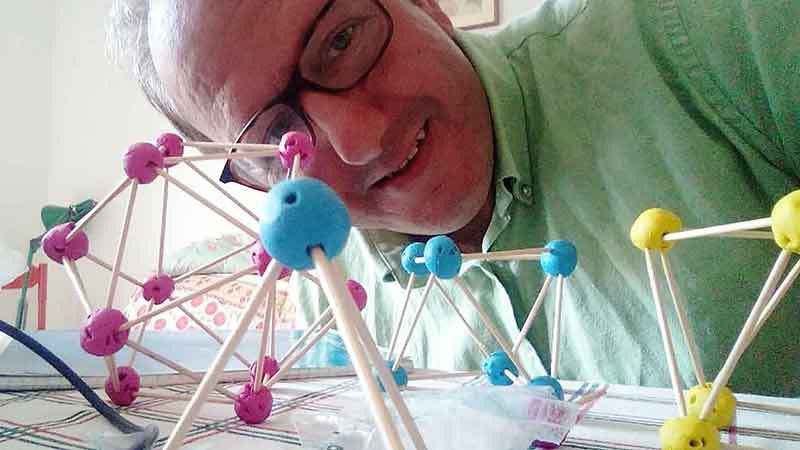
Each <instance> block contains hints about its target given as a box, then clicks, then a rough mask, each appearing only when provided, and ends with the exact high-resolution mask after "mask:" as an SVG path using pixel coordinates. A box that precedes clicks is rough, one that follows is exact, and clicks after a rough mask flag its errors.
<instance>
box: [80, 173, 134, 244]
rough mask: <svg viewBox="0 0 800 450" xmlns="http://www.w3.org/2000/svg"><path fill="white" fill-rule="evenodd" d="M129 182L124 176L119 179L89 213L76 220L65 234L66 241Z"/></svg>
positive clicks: (81, 228) (98, 212)
mask: <svg viewBox="0 0 800 450" xmlns="http://www.w3.org/2000/svg"><path fill="white" fill-rule="evenodd" d="M129 184H131V179H130V178H127V177H126V178H125V179H124V180H122V181H121V182H120V183H119V184H118V185H117V186H116V187H115V188H114V190H112V191H111V192H109V193H108V195H106V196H105V197H104V198H103V199H102V200H100V203H98V204H96V205H95V206H94V208H92V210H91V211H89V213H88V214H86V215H85V216H83V218H81V220H79V221H78V223H76V224H75V228H73V229H72V231H70V232H69V234H68V235H67V242H69V241H71V240H72V238H74V237H75V235H77V234H78V233H80V232H81V230H83V228H84V227H85V226H86V225H88V224H89V222H91V221H92V220H93V219H94V218H95V217H97V215H98V214H100V211H102V210H103V209H105V207H106V206H107V205H108V204H109V203H110V202H111V201H112V200H114V199H115V198H117V196H118V195H119V194H121V193H122V191H124V190H125V188H127V187H128V185H129Z"/></svg>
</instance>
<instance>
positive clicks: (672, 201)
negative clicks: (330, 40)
mask: <svg viewBox="0 0 800 450" xmlns="http://www.w3.org/2000/svg"><path fill="white" fill-rule="evenodd" d="M739 3H740V2H735V1H731V0H706V1H704V2H693V1H690V0H658V1H644V0H642V1H628V2H625V1H614V2H611V1H609V2H589V1H578V0H554V1H549V2H545V3H544V4H543V5H542V6H541V7H540V8H538V9H536V10H535V11H533V12H532V13H531V14H529V15H527V16H525V17H522V18H520V19H518V20H516V21H514V22H512V23H511V24H510V25H509V26H508V27H506V28H505V29H504V30H502V31H501V32H499V33H498V34H496V35H492V36H483V35H476V34H469V33H459V34H458V39H457V40H458V43H459V45H460V46H461V47H462V49H463V50H464V52H465V53H466V54H467V56H468V57H469V59H470V60H471V61H472V63H473V65H474V66H475V68H476V70H477V71H478V74H479V75H480V77H481V79H482V82H483V84H484V87H485V89H486V92H487V94H488V97H489V103H490V107H491V113H492V119H493V123H494V132H495V180H494V189H495V199H496V202H495V209H494V214H493V217H492V220H491V224H490V226H489V228H488V231H487V233H486V235H485V236H484V239H483V249H484V251H497V250H506V249H516V248H526V247H539V246H542V245H543V244H545V243H546V242H548V241H550V240H553V239H568V240H570V241H572V242H573V243H574V244H575V245H576V247H577V248H578V252H579V265H578V269H577V270H576V272H575V273H574V274H573V275H572V277H570V278H569V280H568V281H567V284H566V288H565V299H564V303H563V309H562V324H561V329H562V332H563V334H562V339H561V345H562V347H561V355H562V356H561V362H560V366H559V375H560V377H561V378H565V379H582V380H598V381H600V380H602V381H607V382H613V383H625V384H644V385H660V386H667V385H669V376H668V371H667V368H666V362H665V355H664V349H663V345H662V341H661V336H660V333H659V329H658V325H657V321H656V314H655V306H654V302H653V299H652V295H651V293H650V290H649V285H648V282H647V275H646V270H645V265H644V257H643V255H642V252H641V251H639V250H638V249H636V248H635V247H634V246H633V245H632V243H631V242H630V239H629V237H628V233H629V230H630V226H631V224H632V223H633V221H634V219H635V218H636V217H637V216H638V215H639V213H641V212H642V211H644V210H645V209H647V208H650V207H663V208H667V209H670V210H672V211H674V212H676V213H677V214H678V215H679V216H681V218H682V219H683V222H684V225H685V226H686V227H689V228H695V227H701V226H710V225H717V224H723V223H730V222H736V221H741V220H749V219H756V218H762V217H767V216H769V212H770V209H771V206H772V205H773V204H774V202H775V201H777V200H778V199H779V198H780V197H781V196H783V195H784V194H786V193H788V192H790V191H791V190H793V189H796V188H797V187H798V184H799V183H798V181H799V180H798V175H799V174H800V117H799V116H800V75H798V74H800V38H798V37H800V25H799V24H798V21H797V17H800V3H799V2H795V1H786V2H749V3H745V4H739ZM767 3H769V4H767ZM777 3H780V4H777ZM406 243H407V239H406V238H405V237H404V236H401V235H398V234H395V233H387V232H355V233H354V234H353V236H352V237H351V242H350V244H349V246H348V249H347V250H346V252H345V255H344V261H345V265H346V266H347V269H348V271H349V273H350V274H351V276H352V277H353V278H355V279H358V280H359V281H361V282H362V283H363V284H364V285H365V287H366V288H367V289H368V291H370V292H373V296H372V298H371V301H370V306H369V307H368V308H367V310H366V312H365V318H366V320H367V323H368V325H369V326H370V327H371V329H373V330H375V333H376V336H377V339H378V342H379V344H382V345H387V344H388V341H389V337H390V336H391V332H392V331H393V326H394V322H395V321H396V318H397V316H398V314H399V311H400V308H401V306H402V302H403V286H405V283H406V280H407V276H406V275H405V274H404V273H403V271H402V269H400V267H399V254H400V252H401V251H402V249H403V247H404V246H405V244H406ZM779 251H780V249H779V248H778V247H777V246H776V245H775V244H774V243H773V242H772V241H747V240H739V239H717V238H707V239H697V240H691V241H686V242H680V243H678V244H677V245H676V246H675V248H674V249H673V250H672V251H671V252H670V258H671V261H672V266H673V268H674V269H675V270H676V276H677V279H678V283H679V285H680V286H681V289H682V292H683V296H684V297H685V299H686V303H687V309H688V312H689V317H690V322H691V326H692V330H693V332H694V333H695V335H696V339H697V342H698V344H699V347H700V352H701V358H702V360H703V363H704V367H705V371H706V377H707V378H708V379H709V381H711V380H712V379H713V377H714V375H716V373H717V372H718V370H719V368H720V367H721V366H722V363H723V362H724V360H725V358H726V357H727V354H728V353H729V352H730V350H731V348H732V346H733V343H734V341H735V339H736V337H737V335H738V332H739V330H740V329H741V327H742V325H743V324H744V321H745V319H746V318H747V315H748V313H749V310H750V308H751V307H752V305H753V303H754V301H755V298H756V296H757V294H758V291H759V290H760V288H761V286H762V284H763V282H764V280H765V279H766V275H767V273H768V272H769V270H770V268H771V266H772V263H773V261H774V259H775V257H776V256H777V255H778V253H779ZM463 276H464V278H465V281H466V282H467V284H468V285H469V286H470V288H471V290H472V292H473V293H474V294H475V295H476V297H478V299H479V301H480V302H481V303H482V304H483V305H484V308H485V309H487V310H488V312H489V313H490V315H491V316H492V318H493V320H495V322H496V323H497V324H499V326H500V328H501V329H502V331H503V332H504V333H505V335H506V336H507V337H510V338H513V337H514V336H515V335H516V333H517V332H518V330H519V328H520V327H521V325H522V323H523V322H524V320H525V317H526V315H527V313H528V311H529V309H530V307H531V305H532V303H533V301H534V299H535V298H536V294H537V293H538V290H539V289H540V287H541V285H542V282H543V274H542V272H541V269H540V268H539V266H538V264H537V263H535V262H512V263H470V264H467V265H465V267H464V270H463ZM395 280H399V282H398V281H395ZM443 284H444V285H445V287H446V288H447V289H449V290H451V291H452V292H451V293H452V295H453V297H454V298H455V299H456V301H457V302H459V304H460V305H462V308H463V310H464V311H467V317H468V319H469V320H470V321H472V322H473V323H475V324H477V323H478V321H477V316H476V315H475V314H474V312H473V311H472V309H471V308H470V307H469V305H468V304H467V303H466V302H465V301H464V299H463V294H461V293H460V292H459V291H458V290H457V288H455V286H454V285H453V284H452V282H446V281H445V282H443ZM416 285H417V286H421V283H419V282H418V283H416ZM662 287H663V290H662V293H663V298H664V300H665V305H666V306H667V310H668V319H669V323H670V327H671V330H672V334H673V342H674V343H675V348H676V351H677V353H678V361H679V366H680V371H681V375H682V377H683V381H684V385H685V386H687V385H688V386H692V385H694V384H696V381H695V380H694V378H693V375H692V369H691V365H690V359H689V357H688V353H687V349H686V345H685V343H684V340H683V338H682V336H681V333H680V329H679V327H678V322H677V319H676V317H675V313H674V308H672V307H671V302H669V301H668V299H669V295H668V293H667V291H666V287H665V286H662ZM304 290H305V292H304V295H308V296H309V297H307V298H310V299H312V300H311V301H309V302H306V303H305V307H304V310H305V313H306V314H307V315H309V316H314V315H316V314H318V313H319V311H320V308H321V307H322V306H321V305H320V300H318V297H317V296H318V295H319V293H318V292H317V291H316V290H314V289H311V288H309V287H308V286H305V287H304ZM551 290H552V291H553V292H554V291H555V289H553V288H551ZM420 291H421V289H416V290H415V292H414V301H412V308H415V307H416V305H417V302H418V299H419V295H420ZM304 298H305V297H304ZM553 306H554V302H553V295H551V296H550V297H549V298H548V300H547V301H546V303H545V307H544V309H543V315H542V314H541V313H540V316H539V318H538V319H537V321H536V323H535V325H534V327H533V329H532V331H531V332H530V333H529V334H528V340H529V342H530V344H532V346H533V347H530V346H528V345H527V344H526V345H525V346H523V348H522V350H521V357H522V358H523V359H524V360H525V364H526V365H527V368H528V369H529V371H530V372H532V373H533V374H540V373H543V372H544V369H543V365H542V363H544V365H545V366H547V367H549V360H550V350H549V345H550V336H549V335H550V332H551V330H552V328H553ZM798 319H800V304H799V303H798V301H797V290H796V289H793V290H791V291H790V292H789V295H788V296H787V297H786V299H785V300H784V302H783V304H782V305H781V306H780V307H779V308H778V309H777V310H776V311H775V313H774V314H773V316H772V318H771V319H770V320H769V321H768V322H767V325H766V326H765V327H764V329H763V331H762V332H761V334H760V335H759V337H758V338H757V339H756V340H755V342H754V343H753V345H752V346H751V347H750V349H749V350H748V351H747V353H746V354H745V356H744V357H743V358H742V360H741V362H740V363H739V365H738V368H737V370H736V371H735V373H734V375H733V378H732V380H731V384H732V385H733V388H734V389H735V390H737V391H739V392H757V393H765V394H770V393H771V394H782V395H794V396H797V395H800V383H798V382H797V379H798V378H800V362H798V361H800V345H798V344H800V327H798ZM420 324H421V325H420V327H419V328H418V330H417V332H416V334H415V337H414V339H413V340H412V344H411V345H410V346H409V350H408V352H407V354H410V355H412V356H413V357H414V358H415V361H416V363H417V364H422V365H427V366H432V367H438V368H444V369H455V368H460V369H463V368H469V367H477V366H478V365H479V364H480V361H481V359H482V357H481V355H480V353H479V352H478V349H477V347H476V346H475V345H474V344H473V342H472V340H471V338H470V337H469V334H468V333H467V332H466V329H465V328H464V327H463V325H462V324H461V323H460V321H459V320H458V318H457V316H456V315H455V314H453V313H452V312H451V311H450V310H449V307H448V306H447V305H446V303H444V302H443V301H442V299H441V298H439V297H438V295H437V296H434V297H433V298H431V299H430V300H429V301H428V307H427V308H426V310H425V312H424V313H423V317H422V319H421V321H420ZM483 328H484V327H479V329H480V332H481V333H482V335H483V339H484V342H486V343H487V344H490V345H489V346H490V351H491V350H495V349H497V348H496V346H495V345H494V344H493V341H492V339H491V337H490V336H489V335H488V333H487V332H486V330H484V329H483ZM534 348H535V350H534Z"/></svg>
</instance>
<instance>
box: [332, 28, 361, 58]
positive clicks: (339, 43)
mask: <svg viewBox="0 0 800 450" xmlns="http://www.w3.org/2000/svg"><path fill="white" fill-rule="evenodd" d="M355 32H356V25H350V26H349V27H347V28H345V29H344V30H342V31H340V32H338V33H336V35H335V36H334V37H333V39H332V40H331V51H332V52H333V53H337V54H338V53H341V52H343V51H345V50H347V49H348V48H349V47H350V44H351V43H352V41H353V35H354V34H355Z"/></svg>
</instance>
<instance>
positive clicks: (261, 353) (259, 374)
mask: <svg viewBox="0 0 800 450" xmlns="http://www.w3.org/2000/svg"><path fill="white" fill-rule="evenodd" d="M274 303H275V296H274V295H273V293H272V289H270V290H268V291H267V297H266V310H265V316H264V322H263V323H264V326H263V327H261V339H260V340H259V343H258V359H256V379H255V382H254V383H253V392H258V391H259V390H261V386H262V380H263V378H264V357H265V356H266V354H267V337H269V323H268V322H267V319H268V315H269V310H270V308H272V305H273V304H274Z"/></svg>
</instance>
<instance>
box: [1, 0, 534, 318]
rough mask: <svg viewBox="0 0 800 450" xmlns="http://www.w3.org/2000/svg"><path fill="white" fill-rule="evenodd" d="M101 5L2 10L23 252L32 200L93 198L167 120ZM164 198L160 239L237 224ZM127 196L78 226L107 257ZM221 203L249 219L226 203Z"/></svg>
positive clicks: (144, 254) (139, 243) (146, 228)
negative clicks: (124, 63) (111, 40)
mask: <svg viewBox="0 0 800 450" xmlns="http://www.w3.org/2000/svg"><path fill="white" fill-rule="evenodd" d="M536 3H538V0H528V1H525V0H501V2H500V5H501V9H500V15H501V21H502V22H503V23H505V22H507V21H508V20H510V19H511V18H512V17H513V16H516V15H518V14H521V13H522V12H524V11H526V10H528V9H530V8H531V7H532V5H534V4H536ZM109 5H110V0H81V1H80V2H51V1H47V0H35V1H28V2H14V4H13V7H10V8H11V9H12V11H11V13H9V14H3V15H2V18H0V24H2V28H0V38H2V40H1V41H2V42H3V44H0V45H4V47H3V55H4V56H5V59H4V60H6V61H16V63H15V64H14V66H15V67H17V68H18V70H3V71H0V80H1V81H3V84H2V85H3V86H4V88H5V90H6V93H7V95H10V96H11V97H10V98H11V101H10V102H7V104H11V105H15V107H14V108H8V107H6V108H2V110H0V114H1V115H0V119H1V120H0V123H1V124H3V127H4V129H6V130H7V131H6V132H4V133H3V136H4V137H5V138H6V139H8V138H10V139H11V145H8V146H6V150H5V153H4V154H5V155H6V156H5V159H6V161H5V162H4V163H3V167H4V168H5V167H9V168H10V169H9V170H8V171H7V172H10V175H4V177H0V183H2V184H0V188H2V191H0V192H3V194H1V195H0V207H2V208H3V209H2V210H3V211H4V218H5V217H6V216H5V215H6V214H8V213H6V211H14V213H15V214H14V215H13V217H9V219H11V220H8V219H7V220H4V221H2V222H3V225H0V231H2V233H0V237H3V238H6V239H8V240H9V241H10V242H13V243H19V247H20V250H21V251H22V250H24V249H23V248H22V243H23V241H27V239H29V238H30V237H32V236H34V235H35V234H37V233H38V232H39V231H40V230H41V225H40V224H39V219H38V211H39V209H40V208H41V206H42V205H43V204H45V203H51V204H64V205H65V204H69V203H74V202H77V201H80V200H83V199H85V198H88V197H92V198H94V199H96V200H100V199H101V198H102V197H103V196H104V195H105V193H106V192H108V191H110V190H111V188H112V187H113V186H114V185H115V184H116V183H118V182H119V181H120V180H121V179H122V177H123V172H122V166H121V155H122V153H123V152H124V151H125V150H126V148H127V147H128V146H129V145H130V144H132V143H134V142H139V141H153V140H154V139H155V138H156V137H157V136H158V135H159V134H160V133H162V132H164V131H167V130H170V126H169V124H168V123H167V122H166V120H164V119H163V118H161V117H160V116H159V115H158V114H157V113H156V112H155V111H154V110H153V109H152V108H151V107H150V105H149V104H148V103H147V102H146V101H145V99H144V97H143V95H142V94H140V92H139V90H138V88H137V86H136V85H135V83H134V82H133V81H132V80H130V79H129V78H128V76H127V75H126V74H124V73H122V72H121V71H120V70H118V69H116V68H114V67H112V65H111V64H109V62H108V61H107V59H106V56H105V52H104V46H105V30H104V26H105V20H106V14H107V11H108V8H109ZM6 36H8V38H6ZM9 55H10V58H9ZM9 87H12V88H11V89H9ZM6 127H8V128H6ZM32 137H33V138H35V139H37V141H38V144H37V145H35V146H33V147H31V146H30V145H29V142H30V139H31V138H32ZM12 155H13V156H12ZM203 167H206V168H208V173H209V174H210V175H212V177H213V178H216V177H217V174H218V171H219V169H220V165H219V164H216V163H205V164H203ZM174 174H175V175H176V176H177V177H178V178H180V179H182V180H184V181H185V182H187V183H188V184H190V185H191V186H194V187H196V188H197V189H199V190H200V191H201V192H202V193H203V194H204V195H208V196H210V197H211V198H212V200H213V201H215V202H217V203H220V204H226V205H227V203H225V202H224V200H223V199H222V197H221V196H220V195H218V194H216V193H215V192H214V191H213V190H211V189H210V188H208V187H207V186H206V185H205V184H204V183H203V182H202V180H200V179H199V177H197V176H196V175H193V174H192V173H191V172H189V171H187V170H186V169H177V170H175V172H174ZM232 192H235V193H236V195H237V196H239V197H240V198H241V199H242V200H243V201H244V202H245V203H247V204H248V205H249V206H250V207H251V208H254V209H255V208H257V207H258V204H259V202H260V198H261V196H260V195H258V194H255V193H251V192H248V191H247V190H244V189H237V188H236V187H233V188H232ZM11 193H13V194H11ZM160 195H161V185H160V182H159V183H154V184H152V185H149V186H142V187H141V188H140V189H139V194H138V200H137V202H136V209H135V214H134V219H133V223H132V228H131V234H130V240H129V244H128V248H127V250H126V258H125V261H124V264H123V270H125V271H126V272H128V273H130V274H131V275H133V276H135V277H138V278H140V279H141V278H144V277H146V276H147V275H148V274H149V273H150V272H151V271H153V270H154V269H155V261H156V256H157V246H158V245H157V244H158V229H159V218H160ZM170 198H171V201H170V203H169V217H170V221H169V226H168V231H167V243H166V247H167V248H168V249H175V248H179V247H181V246H183V245H184V244H185V243H187V242H190V241H192V240H197V239H201V238H203V237H205V236H209V235H215V234H220V233H222V232H224V231H232V230H234V229H233V228H232V227H231V226H230V225H228V224H227V222H225V221H224V220H222V219H220V218H218V217H217V216H215V215H213V214H212V213H209V212H207V211H206V210H203V209H201V208H200V207H198V205H197V204H196V203H195V202H194V200H191V199H188V197H186V196H185V195H183V194H182V193H179V192H177V191H176V190H175V189H172V190H171V194H170ZM126 200H127V197H126V196H122V197H120V198H118V199H117V200H116V201H115V202H114V203H112V204H111V205H110V206H109V208H107V209H106V210H105V211H104V212H103V214H101V215H100V216H99V217H98V219H97V220H96V221H95V222H93V223H92V224H91V225H90V226H89V227H88V228H87V232H88V234H89V236H90V239H91V251H92V253H94V254H96V255H97V256H99V257H101V258H102V259H105V260H106V261H108V262H112V261H113V259H114V253H115V249H116V245H117V239H118V236H119V233H120V229H121V219H122V214H123V212H124V205H125V203H126ZM226 210H228V211H231V212H234V215H235V216H236V217H237V218H239V219H240V220H243V221H245V223H248V224H251V225H253V226H254V225H255V224H254V222H253V221H247V218H246V216H245V215H244V214H241V213H239V212H238V211H236V210H235V208H231V207H226ZM6 236H7V237H6ZM41 257H42V256H41V255H40V258H41ZM50 267H51V271H50V274H51V276H50V298H49V307H48V316H49V317H48V327H49V328H62V327H75V326H77V325H78V324H79V323H80V321H81V318H82V316H83V312H82V311H81V310H80V309H79V308H77V307H76V305H77V302H76V301H75V299H74V294H73V289H72V287H71V286H70V285H69V281H68V280H67V278H66V276H65V274H64V272H63V270H62V268H61V267H60V266H58V265H56V264H51V265H50ZM79 268H80V270H81V272H82V275H83V277H84V279H85V284H86V285H87V289H88V294H89V298H90V301H91V302H92V303H93V305H95V306H100V305H102V304H104V303H105V301H106V290H107V286H108V279H109V277H108V274H107V273H106V272H105V271H103V270H100V269H97V268H96V267H94V265H93V264H91V263H89V262H87V261H80V262H79ZM120 288H121V289H120V292H119V293H118V294H117V299H118V300H117V302H118V303H117V304H122V303H124V300H123V299H126V298H127V297H128V295H129V294H130V293H131V291H132V288H131V287H130V286H129V285H128V284H127V283H126V282H124V281H122V282H120ZM8 297H11V298H12V299H13V297H14V295H9V294H7V293H1V294H0V317H1V318H3V319H5V320H11V319H13V309H14V308H15V306H16V302H15V301H11V300H9V299H8ZM31 298H33V296H31ZM32 303H35V302H32ZM35 314H36V311H35V309H34V310H33V311H31V315H30V320H29V324H30V323H34V322H33V317H35Z"/></svg>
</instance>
